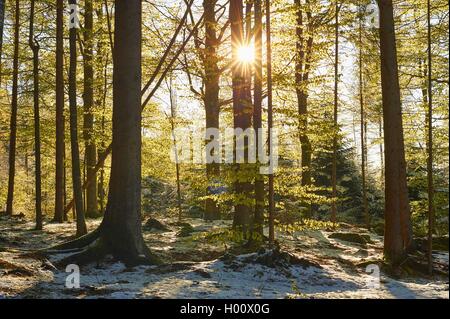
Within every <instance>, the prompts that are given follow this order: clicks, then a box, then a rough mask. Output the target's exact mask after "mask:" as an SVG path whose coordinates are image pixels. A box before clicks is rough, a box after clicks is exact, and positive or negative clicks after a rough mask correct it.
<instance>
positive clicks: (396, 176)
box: [378, 0, 412, 266]
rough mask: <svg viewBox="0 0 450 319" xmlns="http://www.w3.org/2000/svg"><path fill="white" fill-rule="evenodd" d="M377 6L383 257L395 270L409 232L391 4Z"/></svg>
mask: <svg viewBox="0 0 450 319" xmlns="http://www.w3.org/2000/svg"><path fill="white" fill-rule="evenodd" d="M378 5H379V8H380V51H381V85H382V95H383V120H384V139H385V231H384V254H385V257H386V260H387V261H388V262H390V263H391V264H392V265H394V266H397V265H399V263H400V262H401V261H402V260H403V259H404V258H405V255H406V253H407V251H408V250H409V249H410V248H411V246H412V229H411V217H410V209H409V200H408V188H407V184H406V162H405V148H404V139H403V124H402V109H401V100H400V85H399V79H398V65H397V49H396V41H395V28H394V13H393V5H392V0H378Z"/></svg>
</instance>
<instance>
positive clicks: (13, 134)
mask: <svg viewBox="0 0 450 319" xmlns="http://www.w3.org/2000/svg"><path fill="white" fill-rule="evenodd" d="M19 35H20V3H19V0H16V5H15V22H14V58H13V83H12V97H11V119H10V125H9V131H10V135H9V175H8V197H7V199H6V214H7V215H9V216H11V215H12V214H13V202H14V178H15V175H16V142H17V141H16V139H17V108H18V102H17V98H18V81H19Z"/></svg>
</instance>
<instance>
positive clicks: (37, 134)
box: [28, 0, 42, 230]
mask: <svg viewBox="0 0 450 319" xmlns="http://www.w3.org/2000/svg"><path fill="white" fill-rule="evenodd" d="M34 9H35V0H31V8H30V36H29V41H28V42H29V45H30V48H31V50H32V51H33V86H34V88H33V104H34V159H35V210H36V230H42V195H41V193H42V192H41V131H40V118H39V44H38V43H37V40H36V39H34V12H35V11H34Z"/></svg>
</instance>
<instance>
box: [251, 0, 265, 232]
mask: <svg viewBox="0 0 450 319" xmlns="http://www.w3.org/2000/svg"><path fill="white" fill-rule="evenodd" d="M254 5H255V40H254V41H255V67H254V69H255V77H254V93H253V99H254V110H253V111H254V112H253V128H254V129H255V137H256V140H255V142H256V143H255V145H256V146H257V147H258V148H257V149H259V147H260V144H261V146H262V145H263V141H262V140H260V136H259V134H258V130H259V129H261V128H262V99H263V69H262V67H263V66H262V56H263V54H262V31H263V30H262V0H255V3H254ZM264 197H265V191H264V177H263V175H261V174H260V173H259V165H257V171H256V178H255V222H254V227H253V231H254V232H255V233H256V234H258V235H259V236H261V237H262V236H263V235H264V233H263V228H264Z"/></svg>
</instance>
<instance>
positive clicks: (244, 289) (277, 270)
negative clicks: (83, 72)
mask: <svg viewBox="0 0 450 319" xmlns="http://www.w3.org/2000/svg"><path fill="white" fill-rule="evenodd" d="M164 222H165V223H166V224H168V225H171V224H170V220H167V219H166V220H164ZM186 222H188V223H190V224H191V225H193V226H194V229H195V230H197V231H207V230H210V229H215V230H220V229H221V228H223V227H225V226H227V225H228V224H229V223H228V222H215V223H208V224H206V225H203V222H202V221H201V220H198V219H197V220H196V219H189V220H186ZM97 225H98V221H90V222H89V229H91V230H92V229H95V227H96V226H97ZM32 226H33V224H32V223H26V222H22V223H21V222H17V223H10V224H8V223H6V222H5V221H0V234H1V237H0V261H1V260H3V261H7V262H10V263H12V264H14V265H20V266H21V267H23V269H22V268H21V271H12V269H8V267H5V265H3V266H2V264H1V263H0V298H202V299H204V298H449V290H448V289H449V284H448V278H435V279H433V280H429V279H425V278H404V279H393V278H390V277H388V276H387V275H386V274H383V273H381V274H380V280H375V281H374V277H373V276H374V275H373V273H370V272H367V273H366V271H365V269H364V267H355V264H357V263H359V262H362V261H367V260H373V259H379V258H380V257H381V253H382V241H380V239H381V238H380V237H378V236H376V235H372V234H371V239H372V240H373V244H367V246H361V245H357V244H352V243H349V242H345V241H342V240H334V239H330V238H328V236H329V234H330V233H329V232H327V231H324V230H314V231H312V230H310V231H301V232H300V231H298V232H295V233H291V234H282V233H279V234H278V238H281V240H280V242H281V243H282V244H281V246H282V248H283V250H285V251H289V253H291V254H292V255H295V256H296V257H299V258H301V259H303V260H307V261H308V262H311V263H312V264H313V265H315V266H309V267H308V266H307V265H304V264H299V265H292V266H289V267H284V268H283V267H269V266H267V265H264V264H260V263H249V262H247V261H246V260H248V259H249V258H252V257H255V256H256V255H257V253H253V254H240V255H239V256H236V257H233V258H219V257H220V256H221V255H223V253H224V252H225V249H226V248H229V247H225V244H223V245H222V246H223V247H218V246H221V244H218V243H208V242H206V241H204V240H201V239H198V238H197V239H196V238H195V237H183V238H180V237H178V236H177V230H178V228H177V227H175V226H173V225H171V226H170V227H171V229H172V231H170V232H155V231H151V232H145V239H146V242H147V244H148V245H149V247H150V248H151V249H152V250H153V251H154V252H156V253H157V254H159V255H160V256H162V257H163V258H164V260H166V261H167V264H166V265H163V266H145V267H144V266H139V267H134V268H127V267H126V266H125V265H123V264H122V263H117V262H112V261H110V262H103V263H100V264H98V265H90V266H87V267H82V268H81V274H80V288H79V289H75V288H74V289H70V288H66V280H67V278H68V277H67V276H68V275H70V273H66V272H65V271H64V269H62V270H54V269H52V267H51V263H49V262H46V261H42V260H35V259H30V258H23V257H19V255H20V253H23V252H25V250H24V248H29V249H31V250H33V249H38V248H42V247H46V246H48V245H49V244H53V243H55V242H59V241H63V240H66V239H67V238H68V237H69V236H70V234H73V231H74V225H73V224H63V225H57V224H48V225H46V227H45V231H44V232H43V233H38V232H33V231H30V230H28V229H32ZM435 257H436V259H438V260H439V261H440V262H445V261H446V263H447V265H448V252H436V255H435ZM55 258H57V257H53V259H52V261H54V260H55ZM375 270H376V269H375ZM27 271H29V272H30V273H28V272H27ZM375 275H376V273H375ZM69 278H70V277H69ZM375 278H376V277H375ZM378 285H379V287H378Z"/></svg>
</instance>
